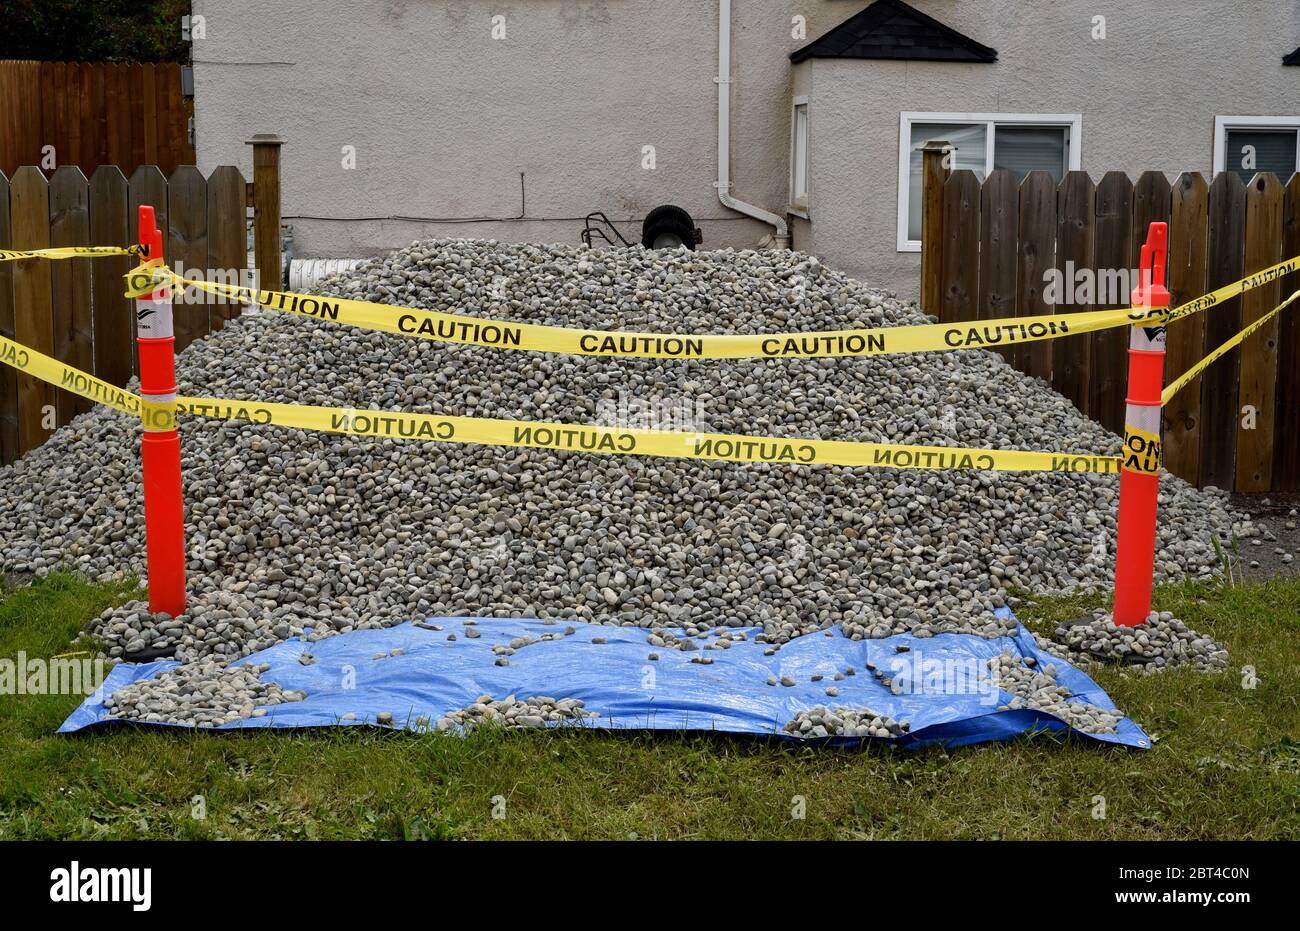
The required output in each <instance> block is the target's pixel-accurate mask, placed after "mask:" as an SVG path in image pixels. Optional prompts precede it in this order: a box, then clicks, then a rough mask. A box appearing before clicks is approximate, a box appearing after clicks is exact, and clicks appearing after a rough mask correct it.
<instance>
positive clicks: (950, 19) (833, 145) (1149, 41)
mask: <svg viewBox="0 0 1300 931" xmlns="http://www.w3.org/2000/svg"><path fill="white" fill-rule="evenodd" d="M913 6H915V7H916V8H917V9H919V10H921V11H923V12H925V13H927V14H929V15H931V16H933V17H935V18H936V19H938V20H940V21H941V22H944V23H946V24H947V25H949V26H951V27H952V28H954V29H956V30H958V31H959V32H962V33H963V34H965V35H967V36H970V37H971V38H972V39H974V40H976V41H977V42H981V43H983V44H985V45H990V46H992V47H993V48H996V49H997V50H998V61H997V62H996V63H994V64H942V63H936V62H889V61H854V60H843V59H814V60H810V61H808V62H805V63H803V64H807V65H809V66H810V70H811V78H810V80H809V84H810V89H809V90H808V91H807V93H808V95H809V97H810V101H809V122H810V124H811V125H812V126H813V127H814V129H813V133H814V135H815V139H816V142H815V144H814V145H813V146H812V151H811V181H810V185H809V189H810V195H809V196H810V200H809V216H810V218H811V221H812V222H811V225H812V227H813V229H814V230H815V231H816V238H815V243H816V247H817V254H818V255H819V256H820V257H821V258H822V259H823V260H824V261H825V262H826V263H827V264H828V265H830V266H832V267H835V268H839V269H841V270H843V271H845V272H847V273H848V274H851V275H854V276H856V277H860V278H863V279H864V280H867V281H870V282H872V283H873V284H879V285H881V286H883V287H888V288H892V289H893V290H896V291H898V292H899V293H900V294H901V295H904V296H906V297H916V296H917V293H918V290H919V277H920V256H919V254H917V253H899V252H898V251H897V218H898V167H899V166H898V157H899V156H898V146H899V114H900V112H902V111H905V110H913V111H938V112H961V113H975V112H978V113H1017V112H1019V113H1079V114H1082V117H1083V128H1082V140H1081V141H1082V168H1083V170H1085V171H1087V172H1089V173H1090V174H1091V175H1092V176H1093V178H1094V180H1096V179H1100V177H1101V175H1102V174H1104V173H1105V172H1106V171H1110V170H1119V171H1124V172H1126V173H1128V174H1129V175H1130V176H1132V177H1136V175H1138V174H1139V173H1141V172H1143V171H1147V170H1156V171H1163V172H1166V173H1167V174H1168V175H1169V176H1170V177H1171V178H1172V177H1174V176H1175V175H1177V174H1178V173H1180V172H1183V171H1199V172H1201V173H1203V174H1204V175H1205V176H1206V178H1207V179H1208V178H1209V176H1210V172H1211V170H1212V167H1213V165H1212V158H1213V151H1214V118H1215V116H1216V115H1248V114H1258V115H1270V116H1286V115H1296V114H1300V68H1296V67H1285V66H1283V65H1282V63H1281V61H1282V56H1283V55H1285V54H1287V53H1288V52H1290V51H1291V50H1292V49H1294V48H1295V46H1296V45H1297V43H1300V3H1294V2H1285V3H1267V4H1254V5H1251V6H1250V7H1249V8H1248V9H1247V8H1245V7H1240V6H1235V5H1233V4H1227V3H1223V2H1221V0H1144V2H1142V3H1132V2H1126V0H1094V2H1091V3H1088V4H1086V5H1083V6H1080V5H1079V4H1072V3H1034V4H1026V3H1023V2H1019V0H980V2H978V3H976V2H970V0H916V2H914V3H913ZM1031 10H1032V12H1031ZM1093 16H1104V17H1105V18H1106V38H1105V39H1103V40H1099V41H1098V40H1094V39H1092V38H1091V31H1092V28H1093V22H1092V18H1093Z"/></svg>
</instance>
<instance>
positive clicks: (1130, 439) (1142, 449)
mask: <svg viewBox="0 0 1300 931" xmlns="http://www.w3.org/2000/svg"><path fill="white" fill-rule="evenodd" d="M1121 458H1122V459H1123V468H1124V469H1125V471H1128V472H1140V473H1142V474H1143V475H1159V474H1160V464H1161V462H1162V461H1163V456H1162V454H1161V443H1160V437H1159V436H1157V435H1156V434H1154V433H1149V432H1147V431H1146V430H1142V429H1139V428H1138V427H1135V426H1133V425H1132V424H1125V426H1124V454H1123V456H1122V457H1121Z"/></svg>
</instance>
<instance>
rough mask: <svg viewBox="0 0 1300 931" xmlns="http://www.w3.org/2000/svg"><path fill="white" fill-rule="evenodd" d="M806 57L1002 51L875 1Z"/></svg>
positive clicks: (898, 4) (918, 57) (891, 2)
mask: <svg viewBox="0 0 1300 931" xmlns="http://www.w3.org/2000/svg"><path fill="white" fill-rule="evenodd" d="M1297 51H1300V49H1298V50H1297ZM806 58H886V59H894V60H903V61H957V62H993V61H997V58H998V53H997V50H996V49H991V48H989V47H988V46H987V45H981V44H980V43H978V42H976V41H975V40H974V39H971V38H968V37H966V36H964V35H962V34H961V33H960V32H957V31H956V30H955V29H951V28H949V27H948V26H945V25H944V24H943V23H941V22H939V21H938V20H937V19H934V18H932V17H929V16H926V15H925V14H924V13H922V12H921V11H920V10H917V9H914V8H912V7H910V6H908V5H907V4H906V3H903V2H902V0H876V2H875V3H873V4H871V6H869V7H867V8H866V9H865V10H862V11H861V12H860V13H858V14H856V15H855V16H851V17H849V18H848V19H846V20H845V21H844V22H842V23H840V24H839V25H838V26H836V27H835V28H834V29H832V30H831V31H830V32H828V33H826V34H825V35H824V36H822V37H821V38H819V39H815V40H813V41H812V42H810V43H808V44H807V45H805V46H804V47H803V48H801V49H798V50H797V51H794V52H792V53H791V54H790V60H791V61H792V62H801V61H803V60H804V59H806Z"/></svg>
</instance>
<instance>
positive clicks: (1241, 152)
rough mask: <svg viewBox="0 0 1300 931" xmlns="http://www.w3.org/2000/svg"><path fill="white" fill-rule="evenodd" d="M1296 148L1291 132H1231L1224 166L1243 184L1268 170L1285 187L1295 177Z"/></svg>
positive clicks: (1239, 130)
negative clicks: (1233, 172) (1257, 173)
mask: <svg viewBox="0 0 1300 931" xmlns="http://www.w3.org/2000/svg"><path fill="white" fill-rule="evenodd" d="M1295 147H1296V131H1295V130H1294V129H1230V130H1228V144H1227V146H1226V147H1225V148H1224V155H1223V167H1224V168H1226V169H1228V170H1229V171H1235V172H1236V173H1237V176H1238V177H1240V178H1241V180H1242V181H1249V180H1250V179H1251V178H1253V177H1255V172H1257V171H1271V172H1273V174H1275V175H1277V177H1278V180H1280V181H1281V182H1282V183H1283V184H1286V183H1287V181H1289V180H1290V179H1291V175H1293V174H1295V165H1296V162H1295Z"/></svg>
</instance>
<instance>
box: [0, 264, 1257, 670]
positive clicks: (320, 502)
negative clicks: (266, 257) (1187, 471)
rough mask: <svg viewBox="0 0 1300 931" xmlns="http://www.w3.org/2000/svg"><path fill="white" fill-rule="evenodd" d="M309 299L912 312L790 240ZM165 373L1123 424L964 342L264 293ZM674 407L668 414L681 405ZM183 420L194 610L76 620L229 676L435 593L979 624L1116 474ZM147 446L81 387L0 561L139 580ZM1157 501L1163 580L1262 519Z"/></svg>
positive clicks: (376, 387)
mask: <svg viewBox="0 0 1300 931" xmlns="http://www.w3.org/2000/svg"><path fill="white" fill-rule="evenodd" d="M796 279H798V280H799V287H798V288H796V287H794V286H793V285H792V282H794V281H795V280H796ZM320 291H321V293H325V294H333V295H341V296H346V297H353V298H361V299H370V300H380V301H384V302H388V303H392V304H395V305H410V306H417V307H426V308H431V309H438V310H450V311H456V312H462V313H471V314H478V315H481V316H485V317H491V318H495V319H498V320H507V319H508V320H517V321H521V322H534V323H546V324H559V325H567V326H575V327H600V328H606V329H624V330H640V331H653V332H715V333H716V332H732V333H761V332H784V331H792V330H829V329H843V328H857V327H881V326H896V325H906V324H916V323H923V322H926V319H927V318H926V317H924V315H922V314H921V313H920V311H919V310H918V309H917V308H916V306H915V305H914V304H912V303H908V302H905V301H900V300H898V299H896V298H895V297H894V296H892V295H891V294H889V293H887V292H884V291H880V290H876V289H873V288H871V287H869V286H867V285H865V284H862V283H859V282H856V281H853V280H852V279H849V278H847V277H845V276H844V275H841V274H839V273H836V272H833V271H831V270H830V269H827V268H826V267H825V266H823V265H821V264H820V263H819V262H818V261H817V260H816V259H814V258H812V257H809V256H807V255H803V254H800V253H797V252H789V251H764V252H754V251H740V252H736V251H719V252H690V251H686V250H680V251H677V252H672V251H646V250H643V249H639V248H635V249H618V250H591V249H587V248H574V247H568V246H536V245H519V244H506V243H498V242H489V241H471V240H455V241H432V242H420V243H415V244H412V245H411V246H410V247H408V248H406V249H401V250H398V251H396V252H394V253H392V254H391V255H388V256H385V257H384V258H381V259H377V260H375V261H373V262H369V263H366V264H364V265H362V266H360V267H358V268H356V269H354V270H352V271H350V272H348V273H347V274H345V275H344V276H341V277H336V278H333V279H330V280H328V281H326V282H324V283H323V285H322V286H321V288H320ZM178 379H179V383H180V389H181V391H182V392H183V393H185V394H188V395H194V396H204V395H206V396H216V397H225V398H232V399H247V400H268V401H280V402H287V403H305V404H315V405H328V406H333V407H344V408H349V407H351V408H358V409H366V408H374V409H400V410H406V411H415V412H424V413H446V414H460V415H468V416H477V417H500V418H509V419H519V420H536V421H563V422H570V423H584V422H586V423H605V424H608V425H612V426H625V427H651V428H667V429H685V430H687V431H688V432H690V431H695V430H711V431H717V432H729V433H748V434H753V435H771V436H792V437H798V436H806V437H819V438H826V439H837V440H859V441H876V442H892V443H913V444H924V445H944V446H961V445H966V446H977V447H992V448H1001V449H1043V450H1055V449H1060V448H1062V447H1063V446H1067V447H1068V448H1069V451H1079V452H1088V453H1110V454H1115V453H1117V452H1118V450H1119V445H1120V441H1119V439H1118V438H1117V437H1115V436H1114V435H1112V434H1110V433H1107V432H1106V431H1105V430H1103V429H1102V428H1101V427H1100V426H1098V425H1097V424H1095V423H1093V422H1092V421H1090V420H1088V419H1087V418H1085V417H1083V416H1081V415H1080V414H1079V413H1078V412H1077V411H1076V410H1075V408H1074V407H1073V406H1072V405H1071V404H1070V402H1068V401H1067V400H1065V399H1064V398H1062V397H1061V396H1059V395H1057V394H1055V393H1054V392H1052V391H1050V390H1049V389H1047V388H1046V387H1045V386H1044V385H1043V384H1042V383H1041V382H1039V381H1035V380H1033V379H1030V378H1028V377H1027V376H1025V375H1023V374H1021V373H1019V372H1017V371H1015V370H1014V369H1012V368H1011V367H1010V366H1008V365H1006V364H1005V362H1004V361H1003V360H1002V359H1001V358H1000V357H999V356H997V355H995V354H993V353H989V352H983V351H972V352H954V353H930V354H926V355H924V356H894V357H862V358H844V359H791V360H783V361H780V362H773V361H770V360H723V361H719V360H656V359H607V358H599V357H577V356H574V357H567V356H553V355H544V354H537V353H517V352H504V351H500V350H493V349H486V348H478V347H472V346H460V345H431V344H430V343H428V342H425V341H420V340H413V339H406V338H403V337H400V336H393V335H388V334H383V333H373V332H367V331H363V330H358V329H355V328H352V327H347V326H339V325H335V324H329V323H325V322H319V321H314V320H308V319H304V318H301V317H291V316H288V315H283V314H276V313H270V312H263V313H257V314H252V315H246V316H244V317H242V318H239V319H237V320H235V321H232V322H231V323H230V325H228V326H227V327H226V328H225V329H223V330H222V331H220V332H219V333H216V334H213V335H212V336H211V337H209V338H207V339H205V340H202V341H200V342H198V343H195V344H194V345H192V346H191V347H190V348H189V349H188V350H186V352H184V353H183V354H182V355H181V356H180V357H179V359H178ZM1008 399H1014V403H1008ZM665 406H668V407H673V408H674V409H678V408H688V410H687V413H688V414H689V417H687V418H686V419H687V420H689V422H688V423H683V422H682V418H681V417H678V416H676V414H673V413H672V412H669V413H668V414H665V413H664V411H663V409H664V407H665ZM180 429H181V435H182V452H183V465H184V469H185V496H186V501H185V514H186V522H187V527H186V533H187V541H188V546H189V566H188V569H189V580H190V589H191V591H192V592H193V597H192V602H191V605H190V608H189V610H188V611H187V612H186V614H185V615H184V616H182V617H178V618H170V617H164V616H161V615H159V616H152V615H150V614H149V612H148V609H147V604H146V603H145V602H144V601H143V600H140V601H134V602H131V603H129V604H127V605H125V606H123V607H121V608H116V609H113V610H110V611H107V612H105V613H104V614H103V615H102V616H101V617H100V618H98V619H96V620H94V621H93V622H92V623H91V625H90V630H91V632H92V633H93V634H95V635H96V636H98V637H100V638H101V639H102V640H103V642H104V643H105V649H106V652H107V653H108V655H109V656H110V657H111V658H120V659H125V660H130V661H142V660H147V659H153V658H157V657H163V656H165V657H174V658H176V659H179V660H181V661H182V662H185V663H190V664H192V663H195V662H208V661H212V662H214V663H216V664H217V666H216V668H220V667H221V665H222V664H224V663H226V662H229V661H230V660H233V659H236V658H239V657H242V656H246V655H248V654H250V653H253V652H255V651H257V650H261V649H264V648H266V647H269V646H271V645H273V644H275V643H277V642H280V641H283V640H285V639H288V638H290V637H298V636H302V635H303V633H304V630H305V629H306V628H310V629H311V631H312V633H311V635H310V637H309V639H310V640H311V641H317V640H320V639H323V638H326V637H330V636H333V635H335V634H338V633H343V632H350V631H353V630H365V629H375V628H383V627H389V626H392V625H395V624H398V623H402V622H404V621H406V620H409V619H411V618H422V617H436V616H443V615H450V616H460V617H470V616H474V615H478V616H491V617H503V618H522V617H541V618H543V619H547V620H555V621H559V622H561V623H564V622H578V621H585V622H596V623H603V624H611V625H617V626H625V627H626V626H637V627H643V628H646V629H647V632H648V633H653V634H656V635H658V636H659V637H660V639H661V640H663V644H664V646H665V647H670V648H676V649H681V650H686V651H693V650H694V649H696V648H697V647H698V644H697V641H703V640H704V639H705V638H710V637H711V638H713V639H714V640H715V641H716V634H714V633H712V631H714V630H715V629H721V630H724V631H725V630H728V629H733V628H736V627H742V626H747V625H750V624H758V625H761V627H762V633H761V635H760V639H761V640H763V641H764V642H765V643H768V644H771V647H769V648H770V649H775V648H776V647H778V646H779V645H781V644H784V643H786V642H788V641H789V640H791V639H792V638H794V637H798V636H801V635H804V634H808V633H811V632H814V631H817V630H827V629H828V628H829V627H831V626H832V625H834V624H837V623H838V624H840V625H842V629H843V630H844V632H845V633H846V634H847V635H848V636H850V637H852V638H854V639H859V640H861V639H867V638H881V637H887V636H890V635H891V634H895V633H900V632H912V633H914V634H916V635H918V636H929V635H932V634H936V633H943V632H947V631H966V632H972V633H976V634H979V635H982V636H996V635H999V634H1002V633H1006V632H1007V631H1008V630H1009V629H1010V626H1011V622H1009V621H1003V620H999V619H998V618H996V617H995V616H994V614H993V612H994V610H995V609H997V608H999V607H1001V606H1003V605H1005V604H1006V603H1007V596H1006V594H1005V592H1006V590H1007V589H1008V588H1010V587H1012V586H1018V587H1020V588H1023V589H1026V590H1029V591H1033V592H1036V593H1050V592H1057V591H1071V590H1076V589H1089V588H1097V587H1103V588H1104V587H1107V586H1109V585H1110V584H1111V572H1112V560H1113V555H1112V554H1113V553H1114V542H1115V529H1116V528H1115V511H1116V496H1117V485H1118V480H1117V477H1115V476H1098V475H1088V474H1066V473H992V472H979V471H949V472H925V471H912V470H899V469H877V468H861V469H845V468H821V467H809V466H800V465H787V464H741V463H727V462H703V461H701V462H695V461H680V460H671V459H657V458H636V457H616V456H600V455H594V454H585V453H574V452H560V451H547V450H530V449H510V448H499V449H498V448H486V447H481V446H469V445H453V444H434V443H416V442H409V441H400V440H386V439H376V438H366V437H353V436H345V435H337V434H328V433H317V432H309V431H302V430H292V429H285V428H279V427H267V426H259V425H254V424H250V423H246V422H241V421H235V420H229V421H223V420H216V419H206V418H195V417H183V418H181V426H180ZM139 437H140V425H139V422H138V420H136V419H134V418H131V417H129V416H127V415H125V414H121V413H117V412H114V411H111V410H108V409H106V408H97V409H96V410H94V411H93V412H91V413H88V414H85V415H82V416H80V417H78V418H76V419H75V420H74V421H73V423H72V424H70V425H69V426H67V427H65V428H63V429H61V430H59V431H58V432H57V433H56V434H55V435H54V437H53V438H52V439H51V440H50V441H49V442H48V443H46V444H45V445H44V446H43V447H41V448H40V449H38V450H35V451H33V452H31V453H29V454H28V455H27V456H26V457H25V458H24V459H22V460H20V461H19V462H17V463H16V464H14V465H12V466H9V467H6V468H3V469H0V570H8V571H11V572H16V573H31V574H34V575H36V576H38V577H39V576H44V575H47V574H49V573H50V572H52V571H54V570H56V569H71V570H75V571H77V572H80V573H82V574H84V575H86V576H88V577H91V578H94V579H114V578H119V577H122V576H124V575H126V574H129V573H137V574H141V575H142V574H143V573H144V570H145V560H144V533H143V526H142V520H143V511H142V505H141V498H140V483H139V463H138V460H139ZM1160 494H1161V510H1160V524H1159V530H1158V535H1159V539H1158V541H1157V554H1156V575H1157V577H1158V578H1160V579H1184V578H1204V577H1208V576H1211V575H1213V574H1215V573H1216V572H1217V571H1218V567H1219V562H1218V558H1217V556H1216V553H1215V550H1214V546H1213V543H1212V539H1213V538H1214V537H1215V536H1216V535H1217V536H1218V537H1219V538H1220V539H1221V540H1225V541H1226V540H1228V539H1229V538H1230V536H1231V535H1232V534H1233V533H1234V532H1235V533H1236V534H1237V536H1238V537H1241V538H1243V539H1246V538H1252V537H1253V536H1254V535H1255V534H1254V529H1253V527H1252V526H1251V525H1250V524H1249V522H1248V521H1243V520H1241V519H1239V518H1238V517H1237V516H1235V515H1234V514H1233V513H1232V512H1231V511H1230V510H1229V508H1228V506H1227V503H1226V500H1227V499H1226V495H1225V494H1224V493H1222V492H1217V491H1197V490H1195V489H1193V488H1191V487H1189V486H1188V485H1187V484H1186V483H1184V482H1182V481H1181V480H1179V479H1176V478H1174V477H1172V476H1169V475H1167V474H1166V475H1162V477H1161V483H1160ZM426 626H429V627H431V628H432V629H438V625H426ZM670 629H671V631H670ZM573 630H574V628H573V627H572V625H571V624H570V625H569V626H566V627H565V628H564V633H565V634H566V635H567V634H570V633H572V632H573ZM466 636H472V635H470V634H468V633H467V634H466ZM454 639H455V634H449V635H448V640H454ZM497 662H498V663H499V664H502V665H504V664H505V663H506V660H505V659H504V658H499V659H498V660H497ZM205 668H207V667H205Z"/></svg>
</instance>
